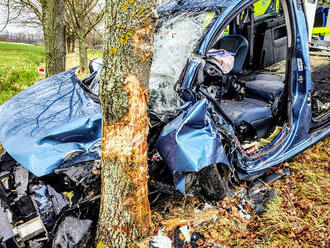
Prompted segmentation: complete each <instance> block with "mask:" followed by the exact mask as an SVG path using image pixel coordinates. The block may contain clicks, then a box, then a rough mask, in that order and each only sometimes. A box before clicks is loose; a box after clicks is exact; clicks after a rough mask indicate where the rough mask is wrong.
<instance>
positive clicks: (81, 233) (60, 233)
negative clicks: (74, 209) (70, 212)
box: [53, 216, 93, 248]
mask: <svg viewBox="0 0 330 248" xmlns="http://www.w3.org/2000/svg"><path fill="white" fill-rule="evenodd" d="M92 223H93V221H92V220H79V219H77V218H73V217H70V216H68V217H66V218H65V219H64V221H63V222H62V223H61V224H60V226H59V228H58V230H57V232H56V235H55V238H54V241H53V247H54V248H73V247H77V248H78V247H84V246H82V243H83V242H85V241H86V239H87V236H88V233H89V231H90V229H91V226H92Z"/></svg>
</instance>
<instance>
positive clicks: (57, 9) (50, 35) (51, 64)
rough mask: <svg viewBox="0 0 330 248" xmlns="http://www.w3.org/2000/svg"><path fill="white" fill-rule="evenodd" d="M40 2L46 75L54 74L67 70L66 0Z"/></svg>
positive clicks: (43, 0) (44, 0)
mask: <svg viewBox="0 0 330 248" xmlns="http://www.w3.org/2000/svg"><path fill="white" fill-rule="evenodd" d="M40 3H41V7H42V15H43V23H42V24H43V32H44V40H45V50H46V76H52V75H55V74H57V73H60V72H62V71H64V70H65V60H66V41H65V24H64V1H62V0H42V1H40Z"/></svg>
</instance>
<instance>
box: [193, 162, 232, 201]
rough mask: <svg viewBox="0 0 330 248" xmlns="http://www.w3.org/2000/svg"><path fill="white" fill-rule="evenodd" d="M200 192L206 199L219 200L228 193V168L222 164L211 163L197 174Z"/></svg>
mask: <svg viewBox="0 0 330 248" xmlns="http://www.w3.org/2000/svg"><path fill="white" fill-rule="evenodd" d="M197 177H198V181H199V185H200V187H201V194H202V195H203V196H204V197H205V198H206V199H208V200H212V201H220V200H222V199H223V198H225V197H226V196H227V194H228V193H229V185H228V178H229V169H228V167H227V166H226V165H224V164H219V165H216V164H213V165H210V166H208V167H206V168H204V169H202V170H200V171H199V172H198V174H197Z"/></svg>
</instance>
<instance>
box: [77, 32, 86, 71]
mask: <svg viewBox="0 0 330 248" xmlns="http://www.w3.org/2000/svg"><path fill="white" fill-rule="evenodd" d="M78 39H79V40H78V42H79V66H80V71H82V72H86V71H87V69H88V56H87V41H86V35H84V34H79V37H78Z"/></svg>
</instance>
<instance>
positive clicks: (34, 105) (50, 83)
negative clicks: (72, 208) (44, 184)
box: [0, 68, 102, 176]
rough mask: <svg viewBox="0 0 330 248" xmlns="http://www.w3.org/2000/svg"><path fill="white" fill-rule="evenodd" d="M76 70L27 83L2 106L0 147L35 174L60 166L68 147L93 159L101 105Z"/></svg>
mask: <svg viewBox="0 0 330 248" xmlns="http://www.w3.org/2000/svg"><path fill="white" fill-rule="evenodd" d="M75 71H76V68H73V69H71V70H68V71H66V72H63V73H60V74H57V75H55V76H53V77H50V78H47V79H45V80H43V81H41V82H39V83H37V84H35V85H33V86H31V87H30V88H28V89H27V90H24V91H22V92H21V93H19V94H18V95H16V96H14V97H13V98H11V99H10V100H8V101H7V102H6V103H4V104H3V105H2V107H1V109H0V126H1V129H0V140H1V143H2V145H3V147H4V148H5V150H6V151H7V152H8V153H9V154H10V155H11V156H12V157H13V158H15V160H17V161H18V162H19V163H20V164H22V165H23V166H24V167H25V168H26V169H28V170H29V171H30V172H32V173H33V174H35V175H36V176H44V175H46V174H49V173H51V172H52V171H53V170H54V169H56V168H58V167H60V166H63V163H64V162H65V161H64V158H65V157H66V156H67V155H68V154H70V153H71V152H72V151H81V153H79V154H81V155H82V156H84V159H83V160H85V161H87V160H93V159H95V155H96V154H95V152H94V151H93V150H95V146H96V145H97V144H98V143H99V142H100V140H101V121H102V115H101V108H100V105H98V104H96V103H95V102H94V101H93V100H92V99H91V98H90V97H89V96H88V94H87V93H86V92H84V91H83V89H82V88H81V87H80V86H79V82H78V80H77V79H76V76H75ZM76 154H78V153H76ZM88 154H89V155H88ZM76 159H77V158H76Z"/></svg>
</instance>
